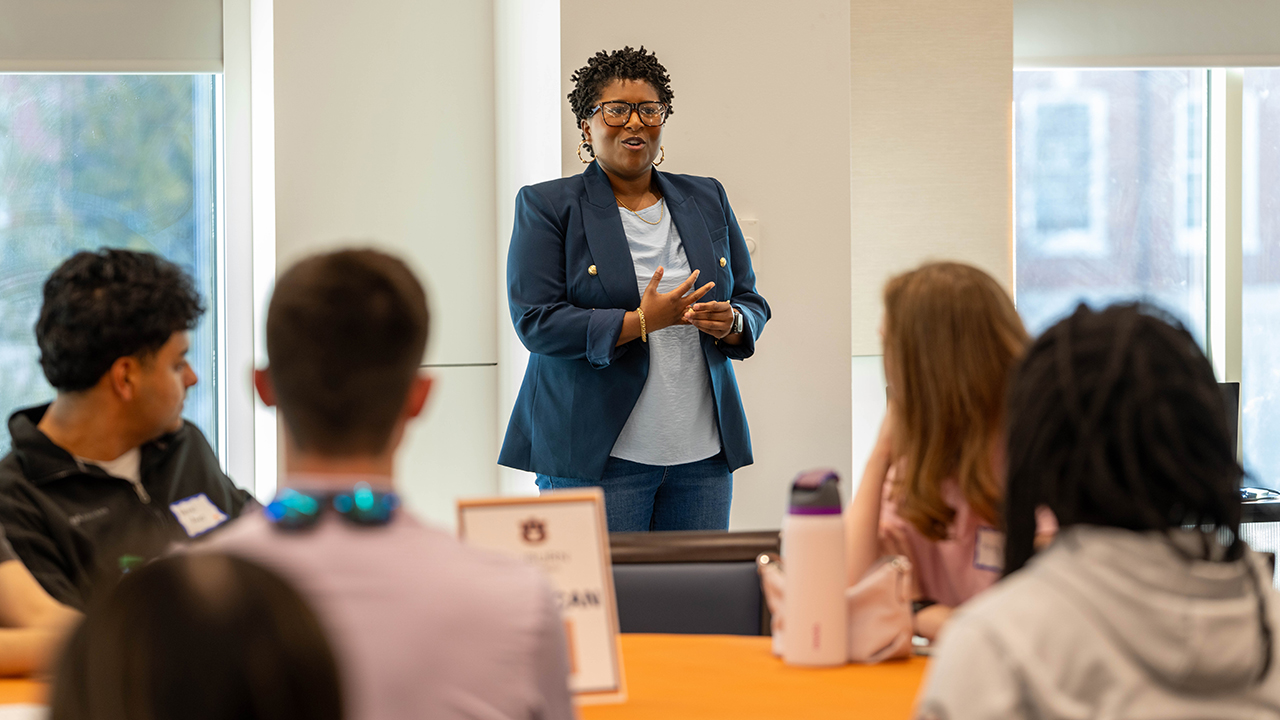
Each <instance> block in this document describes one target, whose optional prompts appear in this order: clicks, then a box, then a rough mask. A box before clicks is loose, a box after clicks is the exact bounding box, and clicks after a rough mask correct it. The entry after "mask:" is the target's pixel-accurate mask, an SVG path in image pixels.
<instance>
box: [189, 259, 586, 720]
mask: <svg viewBox="0 0 1280 720" xmlns="http://www.w3.org/2000/svg"><path fill="white" fill-rule="evenodd" d="M429 322H430V315H429V312H428V310H427V302H426V295H425V293H424V292H423V290H422V286H421V285H420V284H419V283H418V281H417V279H415V278H414V276H413V273H412V272H410V270H409V269H408V268H407V267H406V266H405V265H404V263H402V262H401V261H400V260H398V259H396V258H393V257H391V256H389V255H386V254H384V253H381V252H377V251H374V250H342V251H338V252H332V253H327V254H323V255H316V256H313V257H310V258H307V259H305V260H303V261H301V262H299V263H298V264H297V265H294V266H293V267H292V268H290V269H289V270H287V271H285V273H284V274H283V275H281V276H280V278H279V280H277V281H276V288H275V292H274V294H273V295H272V298H271V304H270V307H269V309H268V311H267V355H268V361H269V364H268V366H267V367H266V368H264V369H262V370H259V371H257V374H256V377H255V383H256V385H257V388H258V393H259V395H261V397H262V399H263V401H264V402H266V403H267V404H268V405H275V406H277V407H278V408H279V411H280V414H281V416H282V417H283V419H284V460H285V476H284V478H283V479H282V483H281V485H282V488H283V489H282V490H281V491H280V493H279V494H277V496H276V498H275V500H274V501H272V502H271V503H270V504H269V505H268V506H267V507H266V510H265V512H264V513H259V514H254V515H252V516H249V517H245V518H243V519H241V520H240V521H238V522H237V523H235V524H234V525H233V526H232V527H231V528H229V529H228V530H227V531H226V532H225V533H224V534H223V535H222V537H219V538H216V539H214V540H213V541H212V543H211V545H212V547H214V548H216V549H219V550H222V551H226V552H230V553H234V554H239V555H243V556H245V557H248V558H250V559H253V560H256V561H259V562H261V563H263V564H264V565H266V566H268V567H271V568H273V569H275V570H277V571H279V572H280V573H281V574H282V575H283V576H285V577H286V578H288V579H289V580H291V581H293V582H294V583H295V584H296V585H297V586H298V587H299V588H301V589H302V591H303V593H304V594H305V595H306V596H307V597H308V598H309V599H310V600H311V601H312V603H313V604H314V605H315V607H316V610H317V612H318V613H319V615H320V617H321V619H322V620H323V621H324V622H325V623H326V625H327V626H328V627H329V628H330V630H331V631H332V633H333V640H334V644H335V646H336V648H337V650H338V654H339V657H340V658H341V660H342V661H343V663H344V667H345V668H346V669H347V671H348V672H347V677H346V679H345V682H346V687H347V691H348V692H347V696H348V698H349V699H350V706H349V707H350V709H351V717H354V718H357V720H388V719H391V718H421V717H431V718H440V719H443V720H449V719H452V718H458V719H459V720H460V719H461V718H475V717H486V718H512V719H515V718H529V719H532V718H540V719H541V720H562V719H567V718H571V717H572V716H573V706H572V702H571V700H570V695H569V690H568V673H569V671H568V655H567V649H566V645H565V638H564V629H563V626H562V624H561V620H560V612H559V609H558V608H557V606H556V603H555V601H554V598H553V596H552V593H551V589H550V586H549V585H548V583H547V581H546V579H545V578H544V577H543V576H542V575H541V573H540V572H539V571H538V570H536V569H534V568H533V567H532V566H529V565H526V564H524V563H520V562H517V561H515V560H511V559H508V558H505V557H499V556H496V555H493V554H490V553H488V552H484V551H481V550H478V549H475V548H471V547H468V546H465V545H463V544H461V543H460V542H459V541H458V540H457V539H456V538H454V537H453V536H452V535H451V534H448V533H445V532H442V531H440V530H438V529H435V528H431V527H428V526H426V525H424V524H422V523H420V522H418V521H417V520H416V519H414V518H413V517H412V515H411V514H410V513H408V512H406V511H405V510H404V509H403V508H401V507H400V506H399V498H398V496H397V495H396V493H395V482H394V480H393V475H394V468H395V458H396V451H397V449H398V448H399V446H400V441H401V438H402V437H403V435H404V432H405V428H406V426H407V425H408V423H409V422H410V421H411V420H413V419H414V418H416V417H417V416H418V415H419V414H420V413H421V412H422V408H423V406H424V404H425V403H426V399H427V395H428V393H429V392H430V389H431V379H430V378H429V377H428V376H426V375H425V374H423V373H422V372H421V371H420V370H419V364H420V363H421V360H422V355H423V352H424V350H425V348H426V342H427V334H428V326H429Z"/></svg>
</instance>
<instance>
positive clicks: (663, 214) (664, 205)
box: [613, 195, 667, 225]
mask: <svg viewBox="0 0 1280 720" xmlns="http://www.w3.org/2000/svg"><path fill="white" fill-rule="evenodd" d="M613 199H614V200H617V201H618V204H619V205H621V206H622V207H623V208H625V209H626V210H627V212H629V213H631V214H632V215H635V216H636V217H638V218H640V222H642V223H644V224H645V225H660V224H661V223H662V218H664V217H666V215H667V199H666V198H665V197H663V198H659V199H658V203H659V204H660V205H662V212H660V213H659V214H658V220H657V222H649V221H648V220H645V219H644V218H642V217H640V213H638V212H636V211H635V210H632V209H631V208H630V207H627V204H626V203H624V202H622V200H621V198H619V197H618V196H617V195H614V196H613ZM650 207H653V206H652V205H651V206H650Z"/></svg>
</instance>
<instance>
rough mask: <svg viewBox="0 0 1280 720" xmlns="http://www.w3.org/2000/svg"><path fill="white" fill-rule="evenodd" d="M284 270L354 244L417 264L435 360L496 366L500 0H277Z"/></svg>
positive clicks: (279, 223)
mask: <svg viewBox="0 0 1280 720" xmlns="http://www.w3.org/2000/svg"><path fill="white" fill-rule="evenodd" d="M275 28H276V33H275V40H276V47H275V66H276V79H275V83H276V228H277V245H276V247H277V258H276V261H277V267H279V268H281V269H284V268H286V267H288V266H289V264H290V263H292V262H293V261H295V260H297V259H298V258H299V257H301V256H303V255H306V254H308V253H311V252H314V251H316V250H319V249H323V248H327V247H331V246H333V245H337V244H347V243H349V242H350V241H352V240H356V241H363V240H372V241H374V242H375V243H376V244H378V245H380V246H382V247H384V248H387V249H389V250H392V251H394V252H397V253H399V254H401V255H403V256H404V257H405V258H406V259H407V260H409V261H410V262H411V263H412V264H413V267H414V269H415V270H416V271H418V272H419V273H420V274H421V275H422V276H423V277H425V278H426V279H427V282H428V284H429V285H430V290H431V300H432V303H433V308H432V309H433V313H432V321H433V325H432V341H431V347H430V348H429V349H428V354H427V357H428V359H429V360H430V361H432V362H443V363H474V362H495V361H496V360H497V358H496V352H497V351H496V349H495V342H496V340H495V338H496V332H495V327H494V322H495V317H496V315H495V305H494V303H495V298H496V294H495V289H494V282H495V280H494V272H493V268H494V263H495V248H494V244H493V240H492V238H493V237H494V232H495V226H494V220H493V207H494V199H493V197H494V196H493V185H494V149H493V145H494V122H493V111H494V100H493V98H494V80H493V13H492V7H491V4H490V3H488V2H465V3H444V2H417V1H414V0H365V1H364V2H359V3H352V2H346V1H345V0H275Z"/></svg>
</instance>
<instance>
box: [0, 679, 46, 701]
mask: <svg viewBox="0 0 1280 720" xmlns="http://www.w3.org/2000/svg"><path fill="white" fill-rule="evenodd" d="M48 695H49V686H48V685H46V684H44V683H43V682H40V681H39V680H30V679H28V678H0V705H26V704H30V705H41V704H44V703H45V702H47V701H48Z"/></svg>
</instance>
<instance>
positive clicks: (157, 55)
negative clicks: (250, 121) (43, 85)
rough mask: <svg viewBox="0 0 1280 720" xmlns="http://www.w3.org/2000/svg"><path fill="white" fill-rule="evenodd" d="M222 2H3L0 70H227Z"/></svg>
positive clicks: (219, 0)
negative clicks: (223, 60)
mask: <svg viewBox="0 0 1280 720" xmlns="http://www.w3.org/2000/svg"><path fill="white" fill-rule="evenodd" d="M221 70H222V0H0V72H70V73H117V72H126V73H132V72H138V73H165V72H184V73H202V72H221Z"/></svg>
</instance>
